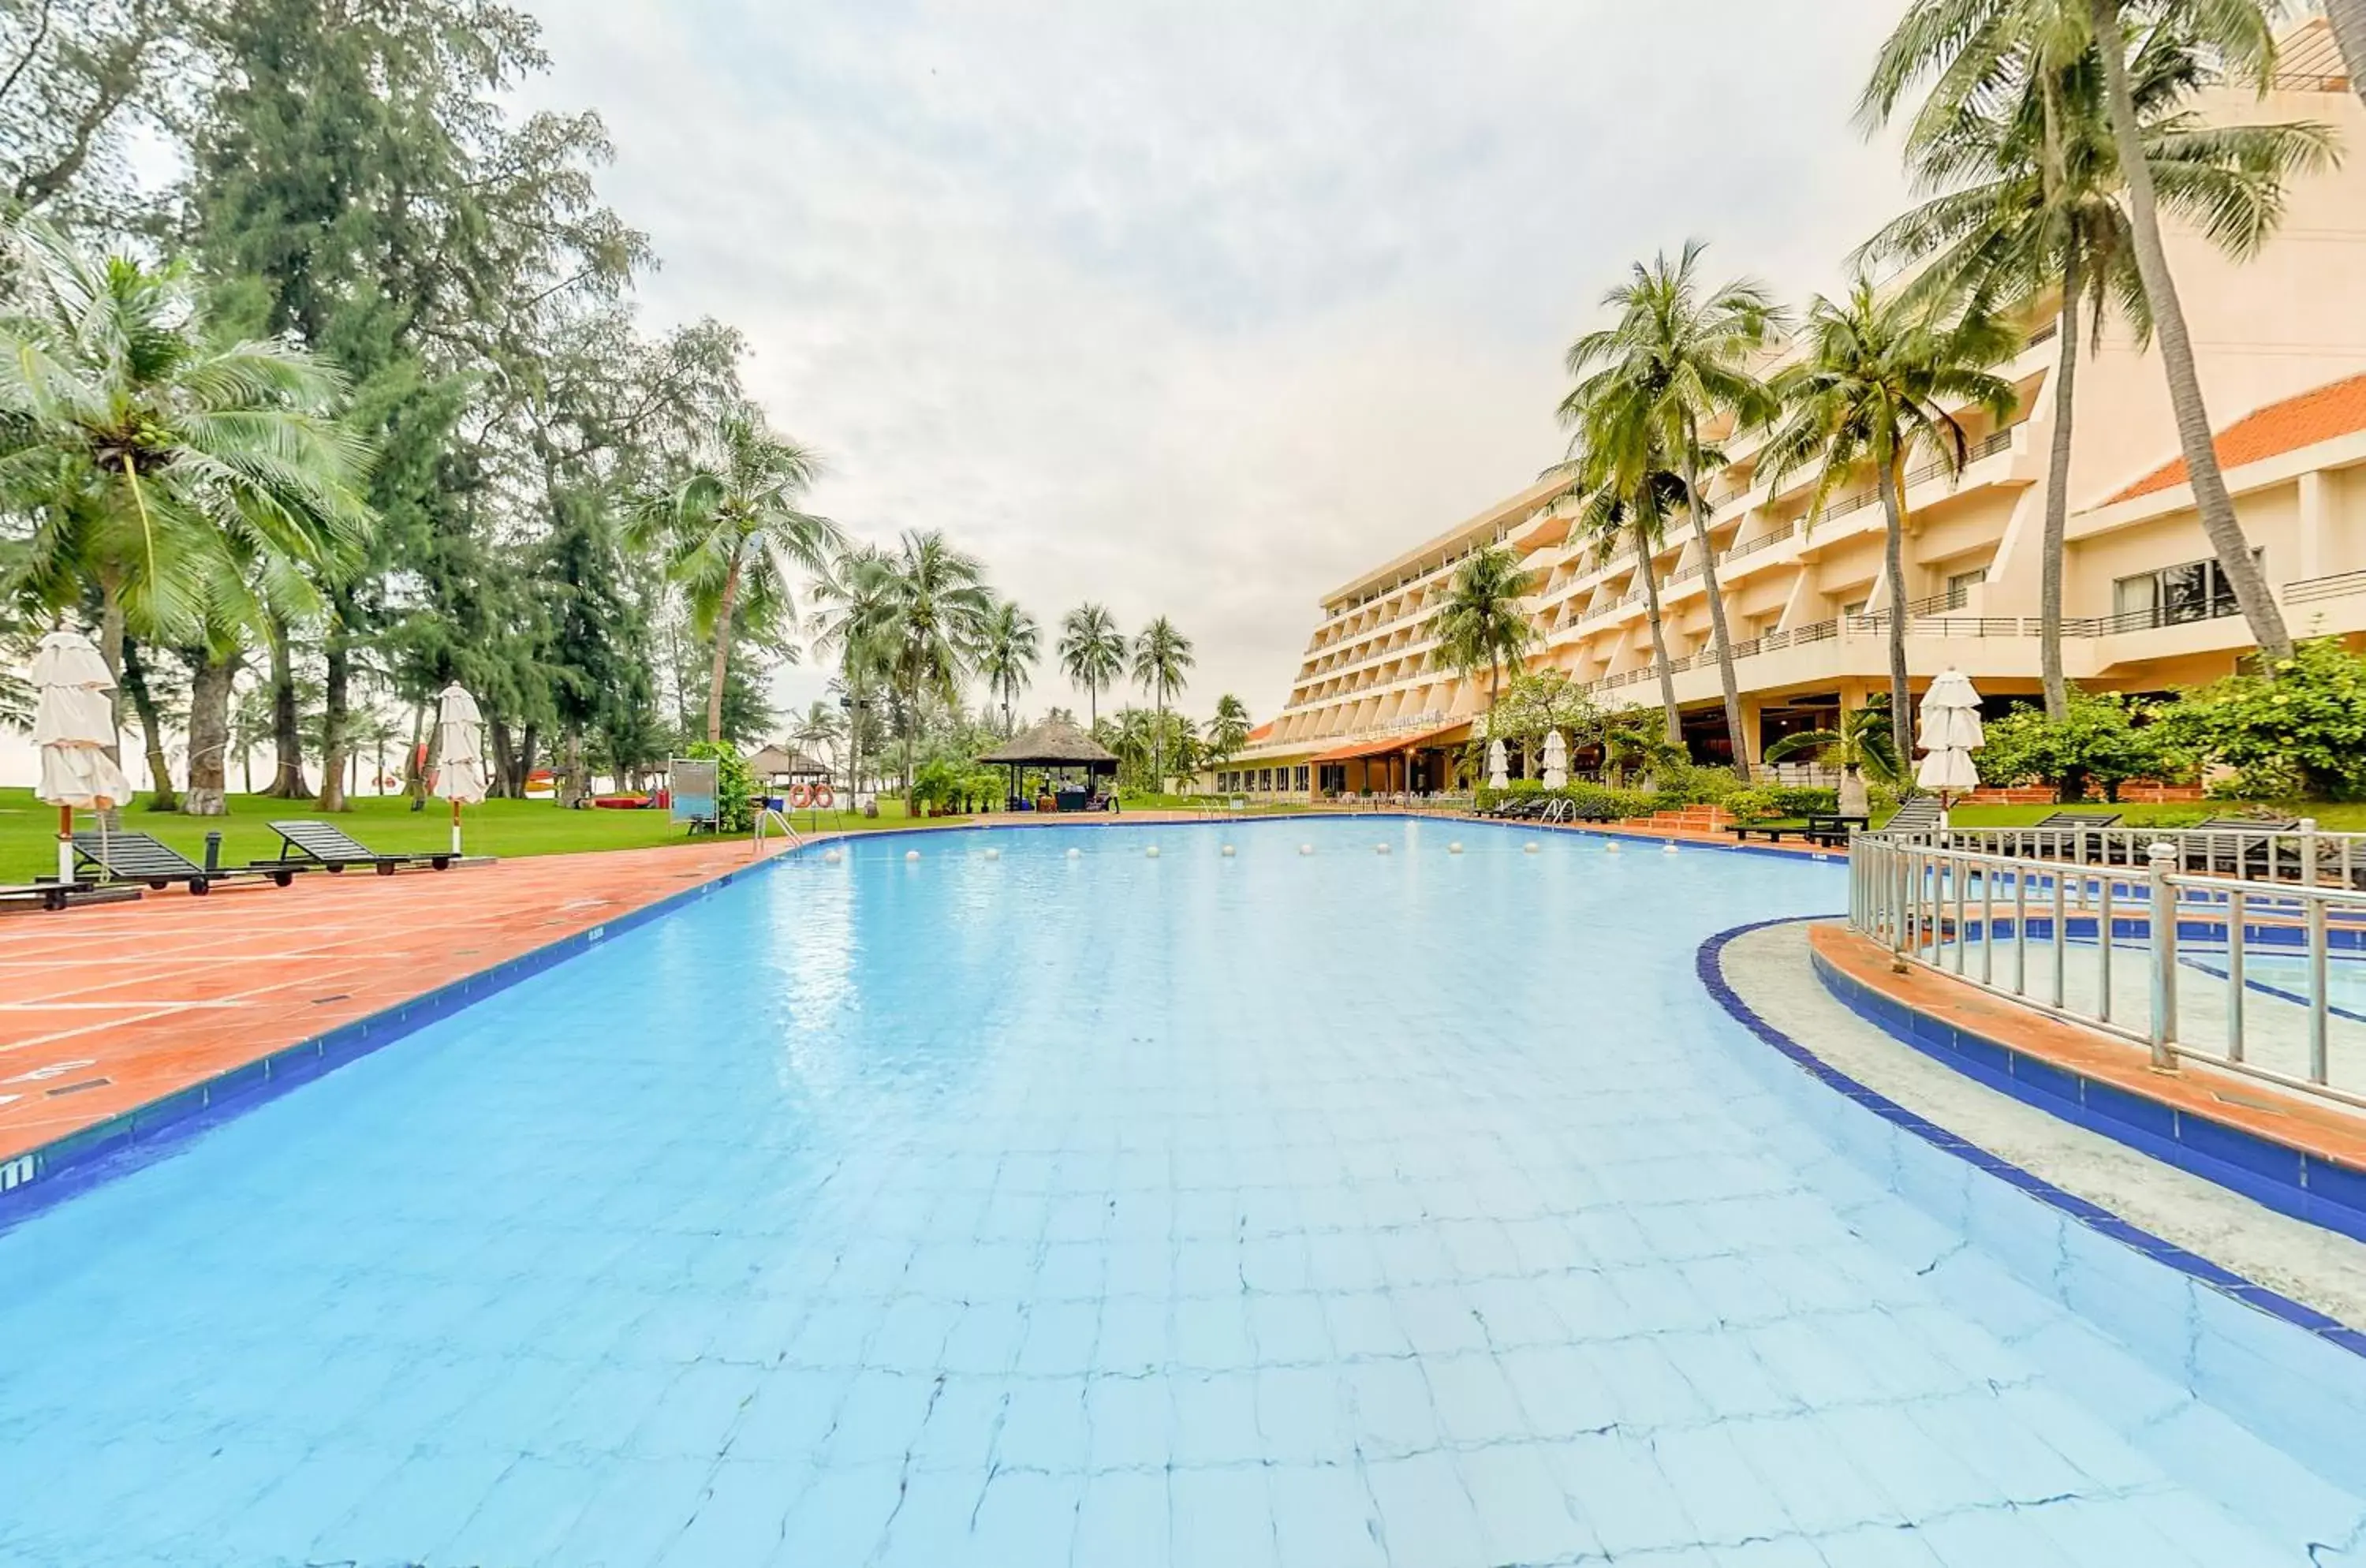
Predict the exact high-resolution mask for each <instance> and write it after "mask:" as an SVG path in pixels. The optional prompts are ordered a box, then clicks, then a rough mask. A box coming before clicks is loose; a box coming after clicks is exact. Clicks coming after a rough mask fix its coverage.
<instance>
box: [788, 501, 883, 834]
mask: <svg viewBox="0 0 2366 1568" xmlns="http://www.w3.org/2000/svg"><path fill="white" fill-rule="evenodd" d="M892 565H893V563H892V561H891V559H890V558H889V557H888V556H887V554H886V553H885V552H884V551H883V550H881V549H880V548H878V547H876V546H874V545H853V546H850V547H848V548H846V549H844V550H842V551H840V552H839V555H838V557H837V558H836V559H834V560H832V561H831V562H830V563H829V565H828V569H827V570H824V571H823V572H822V573H821V574H820V575H819V576H818V577H817V578H815V580H814V582H813V590H812V592H813V600H814V604H815V611H814V615H813V617H812V624H811V625H810V626H809V627H808V628H807V630H808V631H809V633H810V635H811V637H812V639H813V645H814V651H815V652H816V653H817V654H819V655H822V656H824V657H828V658H834V659H835V660H837V661H838V679H837V680H836V681H834V682H832V685H833V686H834V687H835V688H836V691H837V694H838V698H839V703H840V705H841V706H842V707H843V709H844V711H845V714H846V721H847V722H846V794H847V800H848V803H849V804H850V805H851V804H852V802H853V800H854V797H855V796H856V795H859V794H861V793H862V756H863V746H864V737H865V735H866V734H867V733H869V731H870V725H869V723H868V722H867V719H866V716H867V715H869V714H870V713H872V712H873V710H874V708H875V705H876V704H877V702H878V700H879V694H880V692H881V690H882V689H883V688H884V686H885V685H886V683H887V678H888V671H889V665H890V663H891V660H892V659H893V655H894V651H895V650H894V646H893V644H892V642H891V641H890V632H891V630H892V628H891V626H890V624H889V623H890V619H891V615H890V611H891V604H890V596H891V592H892V588H891V584H890V581H889V578H890V575H891V571H892Z"/></svg>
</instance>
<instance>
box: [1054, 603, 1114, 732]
mask: <svg viewBox="0 0 2366 1568" xmlns="http://www.w3.org/2000/svg"><path fill="white" fill-rule="evenodd" d="M1060 668H1061V670H1062V671H1065V673H1066V674H1067V677H1068V679H1069V680H1071V681H1073V682H1076V684H1077V685H1079V686H1082V687H1083V688H1084V689H1085V726H1086V728H1087V729H1089V728H1092V727H1093V726H1095V725H1097V724H1098V723H1099V722H1100V717H1101V710H1100V698H1101V694H1102V693H1103V692H1105V691H1107V690H1108V689H1109V688H1110V687H1111V686H1113V685H1115V684H1117V682H1118V681H1119V679H1120V678H1121V676H1123V675H1124V674H1125V634H1124V633H1123V632H1121V631H1120V630H1118V629H1117V620H1116V617H1114V616H1112V615H1110V613H1109V612H1108V611H1107V610H1106V609H1103V608H1102V607H1101V606H1100V605H1098V604H1090V603H1087V604H1079V605H1077V606H1076V608H1075V609H1073V610H1071V611H1069V612H1068V615H1067V618H1066V619H1065V620H1063V621H1062V622H1061V623H1060Z"/></svg>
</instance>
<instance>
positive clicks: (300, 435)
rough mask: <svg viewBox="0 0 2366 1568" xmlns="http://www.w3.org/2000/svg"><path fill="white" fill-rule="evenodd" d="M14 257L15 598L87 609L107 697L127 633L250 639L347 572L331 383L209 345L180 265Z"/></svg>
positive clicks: (39, 231) (264, 353) (23, 233)
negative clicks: (311, 577) (280, 612)
mask: <svg viewBox="0 0 2366 1568" xmlns="http://www.w3.org/2000/svg"><path fill="white" fill-rule="evenodd" d="M6 243H7V249H8V253H9V254H8V261H9V262H10V263H11V265H12V270H13V272H14V275H15V276H14V277H13V279H12V280H11V282H12V287H11V288H8V289H7V290H6V296H7V298H8V306H7V309H6V313H5V314H0V506H5V507H6V509H7V510H8V511H11V512H13V513H17V515H19V516H20V517H23V518H25V519H27V520H28V523H29V525H30V526H29V531H28V534H27V536H25V537H24V538H23V539H22V540H21V541H19V543H18V545H17V549H16V551H15V558H14V559H13V560H12V561H11V563H10V569H9V572H8V576H9V579H10V581H9V583H8V585H7V587H8V591H9V592H12V593H13V594H14V595H15V596H16V597H17V599H18V600H19V601H20V602H23V603H29V604H33V605H37V606H40V607H43V608H46V609H51V610H63V609H66V608H68V607H70V606H73V605H75V604H79V603H81V602H82V599H83V595H84V591H85V590H86V589H87V590H89V591H91V592H93V593H94V594H95V596H96V599H97V601H98V606H99V648H100V651H101V652H102V653H103V654H104V655H105V657H106V660H107V668H108V669H109V670H110V671H112V672H113V673H114V674H115V675H116V676H117V677H118V685H119V684H120V680H121V677H122V674H123V651H124V636H125V633H126V630H127V629H129V630H130V631H132V632H134V633H136V634H137V635H138V636H139V637H141V639H142V640H143V641H145V642H149V643H152V644H156V645H159V646H173V645H177V644H180V643H183V642H186V641H187V640H189V639H191V638H193V637H196V636H197V635H198V634H199V632H200V630H201V628H204V627H206V626H208V624H211V625H213V626H222V625H224V624H235V625H238V626H252V625H253V624H254V620H255V619H257V618H259V615H260V608H259V606H260V604H261V603H262V602H263V601H264V600H265V599H266V598H267V599H268V600H269V602H271V603H273V604H277V605H279V606H282V607H285V608H287V609H290V610H299V609H300V610H310V609H315V608H317V607H318V603H319V600H318V594H317V592H316V591H315V589H314V587H313V585H312V583H311V582H310V581H308V580H307V578H306V571H307V570H308V569H310V570H315V571H318V570H321V569H324V568H325V567H327V566H328V565H329V564H330V563H331V562H332V561H335V560H338V559H342V558H351V557H353V556H355V555H357V554H358V553H359V550H360V547H361V545H362V543H363V541H365V540H366V538H367V536H368V535H369V533H370V531H371V529H372V527H373V526H374V525H375V518H374V517H373V515H372V513H371V512H370V510H369V508H368V506H367V505H366V503H365V502H364V501H363V500H362V498H361V490H362V485H363V481H364V477H365V473H366V467H367V459H368V454H367V449H366V446H365V445H364V444H363V443H362V442H361V441H360V439H359V438H358V437H356V436H355V434H353V433H352V432H351V431H350V430H349V429H347V428H346V427H344V425H342V424H341V423H338V420H337V417H336V416H337V410H338V407H339V404H340V402H341V401H342V400H343V397H344V386H343V383H342V382H341V381H340V379H339V378H338V377H337V376H336V374H335V373H334V372H333V371H332V370H331V369H329V368H328V367H326V366H324V365H322V364H321V363H320V362H318V361H316V360H314V359H313V358H311V357H310V355H307V354H305V353H303V352H302V351H301V350H299V349H297V348H295V347H293V346H291V345H289V344H284V343H276V342H274V343H256V342H242V343H235V344H229V345H228V346H223V345H221V344H218V343H217V342H216V341H215V340H214V339H213V337H212V336H211V334H210V333H209V331H208V315H207V311H206V309H205V301H204V300H203V299H201V297H200V296H199V293H198V290H197V286H196V284H195V282H194V281H193V280H192V278H191V277H190V276H189V274H188V272H187V271H186V268H184V267H182V266H180V265H168V266H164V267H162V268H154V267H150V266H147V265H144V264H142V263H141V262H140V261H138V260H136V259H134V258H132V257H130V256H128V255H110V256H106V257H98V256H95V255H92V254H88V253H86V252H84V251H82V250H80V249H78V248H77V247H75V246H74V245H73V243H70V242H69V241H67V240H66V239H65V238H63V237H62V236H61V235H60V234H59V233H57V232H56V231H53V230H51V229H49V228H47V227H44V226H43V225H41V224H39V223H37V222H28V223H24V224H21V225H19V226H18V227H17V228H16V229H15V230H13V231H10V233H9V234H8V236H7V242H6ZM159 782H160V784H161V783H162V781H161V780H160V781H159Z"/></svg>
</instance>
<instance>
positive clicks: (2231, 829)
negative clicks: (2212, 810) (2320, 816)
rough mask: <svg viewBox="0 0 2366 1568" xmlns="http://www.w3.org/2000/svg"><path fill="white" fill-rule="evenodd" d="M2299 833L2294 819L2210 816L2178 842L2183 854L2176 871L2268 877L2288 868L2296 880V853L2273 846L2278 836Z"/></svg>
mask: <svg viewBox="0 0 2366 1568" xmlns="http://www.w3.org/2000/svg"><path fill="white" fill-rule="evenodd" d="M2298 831H2300V818H2297V817H2213V818H2210V819H2209V820H2208V821H2206V822H2197V823H2195V824H2194V825H2193V826H2192V828H2191V829H2188V830H2187V832H2186V834H2185V836H2184V837H2183V838H2182V839H2180V840H2178V842H2179V845H2180V848H2181V849H2182V851H2183V853H2182V854H2181V855H2180V858H2179V861H2178V869H2179V870H2180V871H2198V872H2202V873H2203V874H2209V875H2226V876H2258V877H2267V876H2281V875H2282V874H2283V873H2284V872H2285V870H2286V869H2287V868H2289V869H2290V870H2291V872H2292V874H2293V880H2294V881H2298V880H2299V879H2300V852H2299V851H2298V850H2297V849H2296V848H2294V849H2287V850H2279V849H2278V848H2277V847H2276V835H2277V834H2279V833H2296V832H2298ZM2204 834H2207V835H2208V837H2206V838H2205V837H2203V835H2204Z"/></svg>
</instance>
